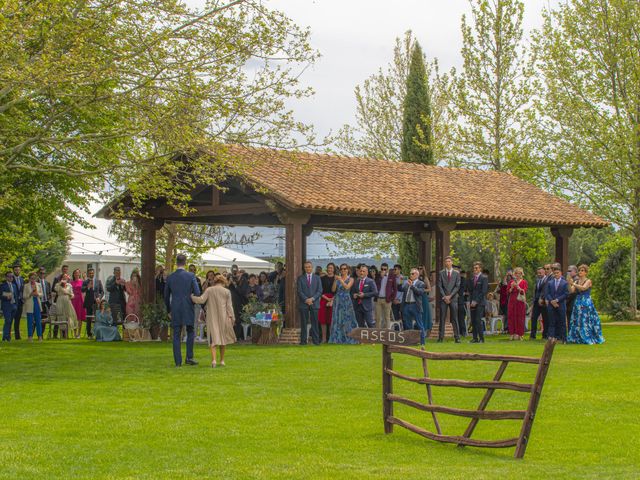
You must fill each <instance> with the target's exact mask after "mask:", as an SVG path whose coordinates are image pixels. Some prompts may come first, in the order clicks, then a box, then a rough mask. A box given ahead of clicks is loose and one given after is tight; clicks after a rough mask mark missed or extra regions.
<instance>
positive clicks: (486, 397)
mask: <svg viewBox="0 0 640 480" xmlns="http://www.w3.org/2000/svg"><path fill="white" fill-rule="evenodd" d="M508 365H509V362H502V363H501V364H500V366H499V367H498V371H497V372H496V374H495V375H494V376H493V381H494V382H498V381H500V379H501V378H502V375H503V374H504V371H505V370H506V369H507V366H508ZM495 391H496V390H495V389H494V388H489V389H487V391H486V392H485V394H484V397H482V400H480V404H479V405H478V410H484V409H485V408H487V405H489V401H490V400H491V397H492V396H493V393H494V392H495ZM478 420H479V419H478V418H474V419H473V420H471V422H469V426H468V427H467V429H466V430H465V431H464V433H463V434H462V436H463V437H465V438H470V437H471V434H472V433H473V431H474V430H475V429H476V426H477V425H478ZM458 446H459V447H463V446H464V445H458Z"/></svg>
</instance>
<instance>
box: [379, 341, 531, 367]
mask: <svg viewBox="0 0 640 480" xmlns="http://www.w3.org/2000/svg"><path fill="white" fill-rule="evenodd" d="M389 352H390V353H402V354H405V355H411V356H413V357H418V358H426V359H428V360H478V361H497V362H503V361H504V362H515V363H530V364H534V365H538V364H539V363H540V359H539V358H535V357H522V356H516V355H491V354H484V353H462V352H447V353H439V352H438V353H436V352H426V351H423V350H417V349H415V348H411V347H403V346H401V345H390V346H389Z"/></svg>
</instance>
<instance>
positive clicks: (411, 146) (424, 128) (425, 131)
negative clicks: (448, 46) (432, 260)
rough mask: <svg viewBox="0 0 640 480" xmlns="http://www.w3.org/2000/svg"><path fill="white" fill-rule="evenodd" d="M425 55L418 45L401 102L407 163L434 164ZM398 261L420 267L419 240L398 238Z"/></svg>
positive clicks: (403, 156)
mask: <svg viewBox="0 0 640 480" xmlns="http://www.w3.org/2000/svg"><path fill="white" fill-rule="evenodd" d="M428 82H429V79H428V76H427V70H426V68H425V62H424V54H423V53H422V48H420V44H419V43H418V42H415V43H414V45H413V51H412V52H411V62H410V64H409V74H408V75H407V87H406V93H405V97H404V101H403V102H402V110H403V111H402V143H401V144H400V159H401V160H402V161H403V162H408V163H423V164H427V165H433V164H434V159H433V151H432V150H431V144H432V139H433V134H432V130H431V100H430V98H429V83H428ZM398 254H399V258H398V262H399V263H400V264H401V265H402V268H403V270H404V271H409V269H410V268H411V267H415V266H416V265H418V261H419V260H418V241H417V240H416V238H415V237H414V236H413V235H406V234H405V235H399V236H398Z"/></svg>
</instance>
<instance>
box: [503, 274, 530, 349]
mask: <svg viewBox="0 0 640 480" xmlns="http://www.w3.org/2000/svg"><path fill="white" fill-rule="evenodd" d="M513 276H514V278H513V279H512V280H511V282H509V284H508V286H507V291H508V292H509V305H508V307H507V308H508V310H507V318H508V319H509V321H508V326H509V335H511V340H522V339H523V338H524V317H525V315H526V314H527V297H526V293H527V288H528V285H527V281H526V280H525V279H524V278H522V277H524V271H523V270H522V268H520V267H517V268H515V269H514V270H513ZM523 297H524V301H523Z"/></svg>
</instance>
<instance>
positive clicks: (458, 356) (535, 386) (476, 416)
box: [382, 340, 555, 458]
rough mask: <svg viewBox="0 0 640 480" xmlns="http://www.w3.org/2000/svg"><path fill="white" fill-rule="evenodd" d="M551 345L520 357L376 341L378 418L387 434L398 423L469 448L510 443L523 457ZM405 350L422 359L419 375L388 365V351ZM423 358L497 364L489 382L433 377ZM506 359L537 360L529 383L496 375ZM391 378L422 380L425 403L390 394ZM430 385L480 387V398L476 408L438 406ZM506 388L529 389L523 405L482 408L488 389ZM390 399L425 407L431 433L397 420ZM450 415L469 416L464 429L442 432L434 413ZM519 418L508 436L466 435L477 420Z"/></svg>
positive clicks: (389, 354)
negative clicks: (440, 350)
mask: <svg viewBox="0 0 640 480" xmlns="http://www.w3.org/2000/svg"><path fill="white" fill-rule="evenodd" d="M554 347H555V341H554V340H549V341H547V343H546V345H545V348H544V352H543V353H542V356H541V357H540V358H536V357H521V356H511V355H491V354H479V353H456V352H451V353H435V352H427V351H424V349H422V350H417V349H415V348H411V347H407V346H403V345H397V344H383V345H382V349H383V350H382V352H383V353H382V404H383V407H382V413H383V419H384V431H385V433H392V432H393V426H394V425H399V426H401V427H404V428H406V429H408V430H410V431H412V432H414V433H417V434H418V435H422V436H423V437H426V438H429V439H431V440H435V441H438V442H445V443H455V444H457V445H458V446H460V447H462V446H472V447H492V448H505V447H514V446H515V447H516V450H515V454H514V456H515V458H522V457H523V456H524V453H525V450H526V448H527V444H528V442H529V438H530V435H531V427H532V425H533V420H534V418H535V414H536V409H537V408H538V403H539V402H540V395H541V393H542V387H543V385H544V380H545V377H546V376H547V371H548V370H549V364H550V363H551V356H552V355H553V349H554ZM394 353H395V354H400V355H409V356H413V357H418V358H419V359H421V361H422V369H423V373H424V376H423V377H417V378H416V377H410V376H407V375H403V374H401V373H399V372H397V371H395V370H394V369H393V358H392V354H394ZM427 360H472V361H479V360H481V361H495V362H500V366H499V367H498V370H497V372H496V374H495V375H494V377H493V380H491V381H467V380H452V379H437V378H432V377H430V376H429V370H428V366H427ZM510 362H514V363H525V364H532V365H537V366H538V369H537V373H536V377H535V380H534V382H533V383H532V384H530V383H517V382H506V381H502V380H501V379H502V375H503V374H504V372H505V370H506V369H507V366H508V365H509V363H510ZM393 378H397V379H401V380H406V381H409V382H414V383H418V384H423V385H426V389H427V401H428V403H426V404H425V403H420V402H416V401H414V400H410V399H408V398H404V397H401V396H399V395H395V394H394V393H393V382H392V380H393ZM432 386H442V387H460V388H480V389H486V392H485V394H484V397H483V398H482V400H481V401H480V404H479V405H478V408H477V409H476V410H465V409H460V408H452V407H447V406H443V405H435V404H434V403H433V397H432V392H431V387H432ZM500 389H503V390H512V391H516V392H523V393H529V395H530V397H529V405H528V407H527V409H526V410H486V408H487V405H488V404H489V401H490V400H491V397H492V396H493V393H494V392H495V391H496V390H500ZM394 403H400V404H403V405H407V406H410V407H413V408H416V409H418V410H422V411H425V412H430V413H431V415H432V417H433V422H434V425H435V428H436V431H437V433H433V432H429V431H427V430H424V429H422V428H420V427H417V426H416V425H413V424H411V423H409V422H406V421H404V420H401V419H400V418H398V417H396V416H394V414H393V405H394ZM438 413H442V414H447V415H456V416H460V417H467V418H470V419H471V421H470V422H469V425H468V426H467V428H466V430H465V432H464V433H463V434H462V435H443V433H442V430H441V428H440V423H439V422H438V417H437V414H438ZM505 419H511V420H520V419H522V427H521V429H520V435H519V436H517V437H513V438H507V439H504V440H476V439H472V438H471V435H472V434H473V431H474V430H475V428H476V426H477V424H478V422H479V421H480V420H505Z"/></svg>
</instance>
